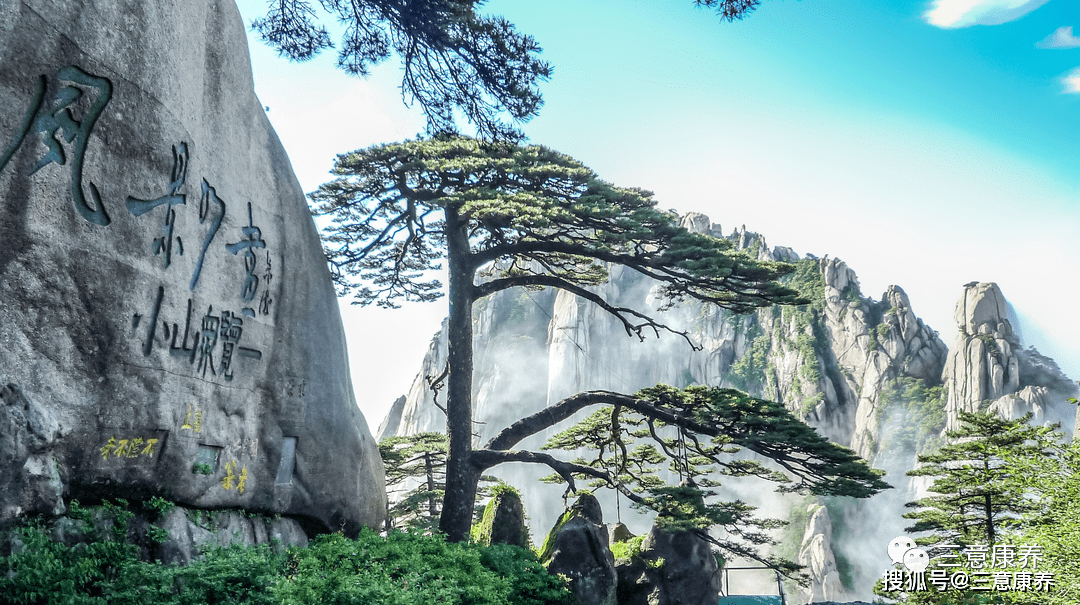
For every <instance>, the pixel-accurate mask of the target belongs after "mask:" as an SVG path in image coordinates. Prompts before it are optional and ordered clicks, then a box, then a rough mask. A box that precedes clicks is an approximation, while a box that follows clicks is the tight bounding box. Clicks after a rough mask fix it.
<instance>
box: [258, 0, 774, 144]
mask: <svg viewBox="0 0 1080 605" xmlns="http://www.w3.org/2000/svg"><path fill="white" fill-rule="evenodd" d="M482 4H483V2H482V1H477V0H424V1H423V2H410V1H407V0H352V1H350V2H345V1H343V0H319V2H318V6H320V7H321V8H322V11H325V13H327V14H325V15H324V14H321V13H322V11H316V9H315V7H314V6H313V3H312V2H310V1H309V0H274V1H273V2H270V3H269V7H268V8H267V13H266V15H265V16H264V17H262V18H260V19H256V20H254V21H253V22H252V24H251V25H252V27H253V28H254V29H255V30H256V31H258V32H259V35H260V36H261V37H262V40H263V42H266V43H267V44H269V45H270V46H271V47H273V48H275V49H277V50H278V51H279V52H280V53H281V54H282V55H284V56H286V57H289V58H290V59H293V60H295V61H306V60H308V59H311V58H312V57H314V56H315V55H317V54H319V53H320V52H321V51H323V50H325V49H327V48H331V47H333V46H334V43H333V41H332V40H331V39H330V34H329V33H328V32H327V31H326V28H325V27H324V26H322V25H320V21H322V20H323V19H325V18H326V17H330V18H332V19H335V20H337V21H338V22H340V23H342V24H344V25H345V32H344V34H343V36H342V39H341V41H340V43H339V48H338V61H337V62H338V67H340V68H341V69H343V70H344V71H345V72H346V73H348V74H351V75H356V76H361V77H365V76H367V75H368V73H369V72H370V70H371V68H372V67H374V66H375V65H378V64H379V63H381V62H383V61H385V60H386V59H388V58H389V57H390V55H391V54H396V55H398V56H399V57H401V61H402V63H403V68H404V69H403V70H402V71H403V78H402V82H401V94H402V96H403V97H404V98H405V100H406V102H411V101H414V100H415V101H416V102H417V103H418V104H419V105H420V107H421V108H422V109H423V111H424V115H425V116H427V120H428V132H429V134H434V133H440V132H454V131H456V124H455V120H454V113H455V111H460V112H462V113H463V114H464V115H465V117H466V118H467V119H468V120H469V122H471V123H472V124H473V125H474V126H475V127H476V129H477V133H478V134H479V136H481V137H484V138H488V139H500V140H519V139H520V138H521V133H520V132H519V131H518V130H517V129H516V128H515V127H514V126H513V123H507V122H505V121H503V119H502V118H501V114H503V113H505V114H508V115H509V116H510V118H511V122H521V121H526V120H528V119H530V118H532V117H534V116H536V115H537V113H538V112H539V111H540V107H541V105H543V97H542V96H541V94H540V90H539V87H538V84H539V82H540V81H543V80H546V79H548V78H549V77H550V76H551V66H550V65H549V64H548V63H546V62H544V61H541V60H540V59H539V58H538V56H537V55H539V53H540V47H539V45H538V44H537V43H536V41H535V40H533V39H532V38H531V37H530V36H528V35H524V34H521V33H519V32H517V31H516V30H515V29H514V25H513V24H512V23H510V22H509V21H507V20H505V19H503V18H501V17H490V16H485V15H481V14H479V13H478V12H477V9H478V8H479V7H480V6H481V5H482ZM694 4H696V5H697V6H702V7H706V8H712V9H715V10H716V13H717V14H718V15H720V17H721V19H726V20H727V21H734V20H736V19H742V18H743V17H744V16H745V15H747V14H748V13H750V12H751V11H753V10H754V9H755V8H757V5H758V0H694Z"/></svg>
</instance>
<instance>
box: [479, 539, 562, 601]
mask: <svg viewBox="0 0 1080 605" xmlns="http://www.w3.org/2000/svg"><path fill="white" fill-rule="evenodd" d="M480 563H481V564H483V566H484V567H486V568H488V569H490V570H491V571H493V572H495V573H496V574H498V575H500V576H502V577H504V578H506V579H508V580H509V581H510V594H508V595H507V599H506V603H507V605H545V604H549V605H572V604H573V603H574V597H573V593H572V592H570V588H569V583H568V582H567V580H566V579H565V578H560V577H559V576H556V575H553V574H550V573H548V571H547V570H546V569H544V566H543V565H541V564H540V560H539V559H537V558H536V555H535V554H534V553H533V552H532V551H531V550H528V549H525V548H519V547H517V546H510V545H509V544H493V545H491V546H488V547H485V548H482V549H480Z"/></svg>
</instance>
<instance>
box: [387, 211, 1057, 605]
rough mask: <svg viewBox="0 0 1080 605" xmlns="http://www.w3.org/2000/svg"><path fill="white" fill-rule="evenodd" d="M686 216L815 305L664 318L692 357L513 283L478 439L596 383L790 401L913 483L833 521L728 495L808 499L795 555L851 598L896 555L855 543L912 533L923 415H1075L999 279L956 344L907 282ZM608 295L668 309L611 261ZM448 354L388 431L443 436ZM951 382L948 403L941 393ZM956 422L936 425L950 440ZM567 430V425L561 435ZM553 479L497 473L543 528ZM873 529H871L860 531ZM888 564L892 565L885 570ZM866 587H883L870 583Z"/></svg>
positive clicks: (976, 304)
mask: <svg viewBox="0 0 1080 605" xmlns="http://www.w3.org/2000/svg"><path fill="white" fill-rule="evenodd" d="M682 224H683V225H684V226H685V227H687V228H688V229H690V230H693V231H697V232H704V233H709V234H711V235H713V236H716V237H727V238H728V239H730V240H732V241H733V242H734V243H735V244H736V246H737V247H738V248H739V249H741V250H745V251H746V252H747V253H749V254H751V255H754V256H756V257H757V258H760V259H770V260H782V261H787V262H792V263H794V265H795V271H794V272H793V273H792V274H791V275H790V276H788V277H786V278H785V279H786V281H787V282H788V283H789V285H791V286H792V287H795V288H798V289H799V290H800V291H801V292H802V293H803V294H804V295H806V296H807V297H808V298H810V299H811V301H812V302H811V303H810V304H808V305H805V306H803V307H799V308H792V307H787V308H781V307H772V308H766V309H761V310H759V311H757V312H756V313H753V314H750V315H743V316H738V315H733V314H731V313H729V312H726V311H723V310H719V309H715V308H710V307H704V306H700V305H682V306H677V307H675V308H673V309H670V310H668V311H665V312H664V313H665V317H664V319H665V322H666V323H668V324H669V325H678V326H681V327H682V328H683V329H688V330H689V331H690V335H691V338H692V339H693V340H694V341H695V342H697V343H699V344H700V345H701V347H702V348H701V350H700V351H693V350H691V348H690V347H689V346H688V345H687V343H686V342H684V341H682V340H680V339H678V338H671V337H666V336H665V337H662V338H658V339H649V340H647V341H645V342H639V341H638V340H637V339H632V338H628V337H627V336H626V334H625V332H624V330H623V329H622V327H621V326H620V325H618V324H617V323H616V322H614V321H612V320H611V318H610V317H609V316H608V315H607V314H606V313H604V312H603V311H601V310H599V309H598V308H596V307H595V306H594V305H591V304H589V303H587V302H586V301H584V300H582V299H579V298H577V297H576V296H573V295H570V294H567V293H565V292H554V291H550V290H544V291H540V292H526V291H504V292H500V293H498V294H496V295H494V296H492V297H490V298H488V299H485V300H481V301H480V302H478V303H477V304H476V305H475V307H474V314H473V317H474V330H475V332H474V334H475V341H474V346H475V375H474V406H475V410H476V412H475V419H476V420H477V423H478V424H477V428H476V432H477V434H478V439H477V442H478V444H479V443H484V442H486V441H487V440H488V439H489V438H490V437H491V436H493V435H494V434H495V433H496V432H497V431H499V430H500V429H501V428H503V427H505V426H506V425H507V424H509V423H510V422H512V421H514V420H516V419H518V418H520V417H522V416H524V415H527V414H530V413H533V412H535V411H538V410H540V409H543V408H544V407H546V406H548V405H550V404H552V403H555V402H557V401H559V400H560V399H561V398H563V397H566V396H568V395H571V394H573V393H576V392H579V391H584V390H589V389H611V390H615V391H621V392H633V391H635V390H637V389H640V388H643V387H647V386H651V385H655V384H657V383H666V384H671V385H675V386H679V387H683V386H687V385H691V384H706V385H716V386H730V387H735V388H739V389H742V390H745V391H747V392H749V393H751V394H753V395H756V396H759V397H764V398H768V399H772V400H775V401H778V402H782V403H783V404H784V405H785V406H786V407H787V408H788V409H790V410H791V411H792V412H794V413H795V414H796V415H798V416H799V417H801V418H803V419H804V420H805V421H806V422H807V423H809V424H811V425H812V426H814V427H816V428H817V429H818V430H819V431H820V432H821V433H823V434H824V435H826V436H827V437H829V438H830V439H831V440H833V441H835V442H837V443H840V444H843V445H848V446H850V447H852V448H853V449H855V450H856V451H857V452H858V453H859V454H860V455H862V456H864V457H866V458H868V459H870V460H871V461H872V462H873V464H874V465H875V466H878V467H880V468H884V469H886V470H887V471H888V473H889V475H888V476H889V478H890V479H891V480H892V483H893V484H894V486H896V487H898V488H899V489H898V490H893V491H892V493H891V494H890V495H887V496H884V495H883V496H879V497H876V498H875V499H874V503H867V504H866V505H865V506H862V507H860V506H851V507H849V508H847V509H838V508H837V507H836V506H832V509H833V510H834V511H840V512H838V513H837V514H843V515H844V517H845V518H842V519H832V520H830V518H829V515H830V513H829V510H828V509H827V508H825V507H823V506H821V503H820V502H818V503H815V502H810V503H806V502H803V501H799V502H796V501H795V500H794V499H784V498H780V497H778V496H777V495H776V494H772V493H771V492H767V491H766V493H764V494H763V493H761V490H749V491H741V490H740V489H739V488H738V487H737V486H736V485H730V486H727V487H726V488H724V489H727V490H728V491H726V492H725V493H724V495H725V496H728V497H740V498H742V499H744V500H745V501H748V502H750V503H752V504H755V505H757V506H759V507H761V508H762V510H763V512H764V513H765V514H767V515H770V516H779V517H786V516H788V515H789V510H790V509H791V508H792V507H793V506H796V505H797V506H799V507H802V508H803V509H805V508H806V507H807V506H810V507H812V508H813V513H812V515H811V516H810V518H808V519H804V520H803V524H804V525H803V526H802V527H800V528H798V532H796V534H797V535H796V536H795V537H793V538H791V539H792V540H794V541H795V544H793V545H792V547H793V554H795V555H797V556H798V558H799V559H800V560H803V561H804V562H805V563H806V564H808V565H809V566H810V569H811V570H812V571H813V573H814V582H815V585H814V589H813V596H814V597H815V598H818V599H826V598H827V599H839V600H842V599H843V598H846V597H848V596H854V595H848V594H845V591H844V588H843V584H847V585H849V587H850V586H851V585H852V583H858V582H857V580H859V579H864V580H865V578H868V577H872V576H874V575H875V574H880V572H881V571H882V570H883V569H884V567H883V566H884V565H885V563H887V558H886V557H884V556H879V555H877V554H869V553H876V551H877V550H880V549H877V548H875V547H870V550H869V553H863V552H861V551H859V550H858V549H856V548H854V547H851V544H854V543H855V542H856V541H859V540H862V541H865V542H866V543H868V544H874V545H876V544H877V543H878V542H882V543H884V541H885V540H888V539H889V537H883V536H882V535H878V534H880V532H881V531H882V528H881V526H880V525H874V524H873V523H871V522H870V518H871V517H872V516H873V515H874V514H881V515H885V514H889V515H894V516H895V517H896V519H897V520H898V523H897V525H899V526H901V527H899V529H898V530H897V531H902V521H903V520H902V519H900V517H899V516H900V514H902V512H903V509H902V505H903V503H904V502H906V501H909V500H911V499H912V496H913V493H912V492H911V489H913V488H912V486H911V485H910V484H909V483H908V482H907V480H906V479H907V478H906V477H904V475H903V473H904V472H905V471H906V470H909V469H911V468H912V467H913V466H914V462H915V455H916V454H917V452H918V451H919V450H920V448H923V447H926V445H927V444H928V443H930V442H931V439H932V438H933V437H934V436H935V435H928V434H921V433H915V432H912V430H911V429H910V427H911V426H914V425H916V424H918V422H917V421H918V420H920V419H921V418H923V417H924V416H926V415H927V414H930V413H932V412H933V411H934V410H936V411H937V412H938V413H940V412H941V411H942V410H944V412H945V414H944V415H943V416H942V417H943V418H945V421H947V422H948V423H953V422H955V415H956V410H958V409H973V408H974V407H976V406H987V405H993V406H996V407H997V409H1001V410H1007V411H1008V413H1010V414H1020V413H1023V412H1024V411H1026V410H1035V411H1036V412H1037V413H1041V414H1042V416H1040V418H1043V417H1045V418H1051V417H1055V415H1056V416H1063V415H1064V414H1063V413H1062V412H1060V411H1055V412H1053V413H1051V412H1050V411H1049V410H1050V409H1051V408H1053V409H1055V410H1057V409H1058V408H1063V407H1067V406H1064V405H1063V404H1064V398H1063V397H1062V395H1063V394H1066V393H1068V392H1070V386H1071V384H1072V383H1071V382H1070V381H1068V380H1067V379H1066V378H1065V377H1064V376H1063V375H1061V372H1060V371H1059V370H1057V368H1056V366H1055V365H1054V364H1053V362H1052V361H1050V360H1047V359H1046V358H1044V357H1042V356H1040V355H1038V353H1037V352H1035V351H1034V350H1028V351H1024V350H1022V349H1021V348H1020V343H1019V340H1018V339H1017V337H1016V336H1015V334H1014V333H1013V332H1012V330H1011V328H1010V327H1009V322H1008V320H1007V318H1006V314H1007V306H1006V305H1005V303H1004V299H1003V298H1002V297H1001V294H1000V291H999V290H998V289H997V287H996V286H994V285H992V284H969V286H968V287H966V289H965V292H964V297H963V298H962V300H961V303H960V305H958V307H957V309H958V310H957V321H958V323H959V324H960V325H961V327H962V329H961V337H960V342H958V343H957V344H956V345H955V346H954V347H953V349H951V350H950V349H949V348H948V347H946V345H945V344H944V343H943V342H942V341H941V339H940V338H939V337H938V334H937V332H936V331H934V330H932V329H931V328H930V327H929V326H927V325H926V324H925V323H923V321H922V320H920V319H919V318H918V317H917V316H916V315H915V312H914V310H913V309H912V308H911V304H910V302H909V300H908V297H907V295H906V294H905V293H904V291H903V289H901V288H900V287H898V286H890V287H889V288H888V289H887V290H886V291H885V292H884V293H883V294H882V295H881V297H880V298H876V299H875V298H869V297H866V296H864V295H863V293H862V292H861V290H860V288H859V282H858V278H857V276H856V275H855V273H854V272H853V271H852V270H851V269H850V268H848V267H847V266H846V265H845V264H844V263H843V262H842V261H841V260H839V259H833V258H828V257H825V258H816V257H813V256H809V255H808V256H806V257H800V256H799V255H797V254H795V252H793V251H792V250H790V249H788V248H783V247H776V248H770V247H769V246H768V245H767V244H766V242H765V239H764V238H763V237H762V236H760V235H758V234H755V233H752V232H749V231H747V230H746V229H745V227H743V228H740V229H737V230H735V231H734V232H733V233H731V234H730V235H727V236H724V235H723V234H722V232H721V229H720V226H719V225H716V224H712V223H711V222H710V220H709V218H708V217H706V216H704V215H702V214H696V213H691V214H688V215H686V216H684V217H683V218H682ZM597 288H598V290H600V291H601V292H602V294H603V295H604V297H605V298H607V299H608V300H611V301H613V302H615V303H616V304H619V305H623V306H627V307H632V308H637V309H656V308H657V307H658V301H657V300H656V296H655V295H656V291H655V290H654V288H653V284H652V283H651V282H650V281H649V280H647V279H645V278H642V277H641V276H639V275H637V274H635V273H633V272H632V271H628V270H623V269H622V268H620V267H615V268H613V269H612V271H611V279H610V281H609V282H607V283H605V284H603V285H601V286H598V287H597ZM445 356H446V341H445V330H443V331H441V332H440V333H439V334H437V335H436V336H435V338H434V339H433V340H432V343H431V346H430V349H429V352H428V355H427V357H426V358H425V360H424V364H423V368H422V370H421V372H420V373H419V375H418V376H417V378H416V380H415V381H414V382H413V384H412V387H411V389H410V390H409V393H408V394H407V396H406V397H405V399H404V401H401V400H399V401H398V402H396V403H395V406H394V410H393V411H392V412H391V417H388V418H387V420H386V421H384V426H383V427H382V429H381V431H380V432H381V436H386V435H392V434H414V433H418V432H422V431H442V430H445V417H444V416H443V414H442V412H441V411H440V410H439V408H438V407H437V406H436V405H434V404H433V402H432V392H431V390H430V389H429V388H428V386H427V381H426V379H425V377H426V376H434V375H436V374H438V373H439V371H441V369H442V367H443V365H444V363H445ZM946 389H947V391H948V395H947V399H946V398H945V395H943V394H942V392H943V391H944V390H946ZM1040 410H1041V411H1040ZM1070 411H1071V410H1070ZM586 413H587V412H586ZM583 414H584V413H583ZM583 414H581V415H583ZM581 415H579V417H580V416H581ZM391 419H393V420H396V422H391ZM577 419H579V418H575V419H574V420H575V421H576V420H577ZM945 421H943V422H942V423H941V425H940V427H936V428H935V430H936V431H937V434H939V433H940V431H941V430H942V429H944V427H945ZM1070 423H1071V420H1070ZM924 424H925V423H924ZM565 426H569V422H568V423H565V424H564V425H563V426H561V427H559V428H560V430H561V429H562V428H565ZM1066 428H1068V429H1069V430H1071V428H1072V427H1071V426H1068V427H1066ZM554 432H555V431H551V432H549V433H548V434H543V435H538V436H535V437H533V438H531V439H529V440H527V441H525V442H523V443H522V444H521V447H522V448H528V449H536V448H538V447H539V445H541V444H542V443H543V442H544V441H545V440H546V439H547V438H548V437H550V436H551V434H552V433H554ZM547 473H548V471H547V469H546V468H536V467H529V466H525V465H503V466H502V467H498V468H497V469H494V474H496V475H499V476H500V477H502V478H504V479H505V480H506V481H508V482H509V483H511V484H512V485H515V486H517V487H519V488H520V489H521V490H522V491H523V493H524V496H525V501H526V509H527V510H528V511H529V514H530V516H531V517H532V520H533V528H532V529H533V531H534V534H535V532H536V531H538V528H539V529H540V530H542V529H543V528H546V527H550V526H551V524H552V523H554V521H555V518H556V517H557V516H558V514H559V513H560V511H559V510H558V508H557V507H552V506H551V502H552V501H557V500H558V498H559V497H560V493H561V488H560V487H551V486H546V485H543V484H538V483H537V480H538V479H539V477H541V476H543V475H546V474H547ZM598 496H599V497H600V499H601V502H602V503H603V505H604V508H605V509H606V510H608V511H613V510H614V511H616V514H617V515H618V516H619V517H620V518H619V520H620V521H624V522H626V523H627V524H628V525H629V526H630V527H631V528H632V529H633V530H634V531H635V532H636V533H642V532H645V531H648V522H647V520H644V519H640V518H637V517H635V515H634V514H633V513H629V512H628V511H627V510H626V509H627V507H626V506H620V504H621V505H625V504H626V503H625V502H622V503H620V502H618V501H616V500H615V499H614V498H611V497H610V496H606V495H605V494H603V493H600V494H598ZM874 511H877V513H875V512H874ZM886 511H887V512H886ZM609 514H610V512H609ZM837 524H840V525H841V526H843V531H842V532H840V531H834V528H835V526H836V525H837ZM863 529H865V535H863V534H862V533H860V532H862V531H863ZM889 531H891V530H889ZM804 534H805V535H804ZM841 534H842V537H841ZM890 537H891V535H890ZM845 541H846V542H845ZM834 550H835V553H834ZM879 560H880V563H881V565H875V563H874V562H875V561H879ZM859 561H865V562H867V563H868V568H873V569H872V570H871V572H872V573H867V574H864V575H860V573H859V569H858V566H857V565H855V562H859ZM878 567H880V568H881V569H878ZM841 580H846V581H843V582H842V581H841ZM870 584H872V580H871V581H870ZM861 585H862V586H864V587H865V586H867V584H866V583H865V582H863V583H861ZM859 594H862V595H866V596H869V593H868V592H867V591H866V590H863V591H861V592H860V593H859Z"/></svg>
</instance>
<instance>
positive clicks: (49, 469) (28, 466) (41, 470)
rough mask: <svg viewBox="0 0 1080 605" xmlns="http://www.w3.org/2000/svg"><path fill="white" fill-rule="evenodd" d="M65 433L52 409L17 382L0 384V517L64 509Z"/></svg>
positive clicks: (54, 511) (6, 517)
mask: <svg viewBox="0 0 1080 605" xmlns="http://www.w3.org/2000/svg"><path fill="white" fill-rule="evenodd" d="M63 436H64V433H63V432H62V430H61V427H60V423H59V422H58V421H57V419H56V414H55V413H54V412H53V410H51V409H49V408H47V407H43V406H41V405H40V404H39V403H38V402H37V401H35V400H33V399H31V398H29V397H27V395H26V393H24V392H23V391H22V389H20V388H19V386H18V385H15V384H9V385H6V386H5V385H0V486H4V489H0V520H8V519H13V518H15V517H20V516H22V515H27V514H35V513H37V514H45V515H59V514H62V513H63V512H64V511H65V510H66V509H65V506H64V500H63V495H64V481H63V478H62V476H61V472H60V471H61V469H60V468H59V465H58V464H57V463H56V460H55V456H56V454H57V444H58V442H59V441H60V439H61V438H62V437H63Z"/></svg>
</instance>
